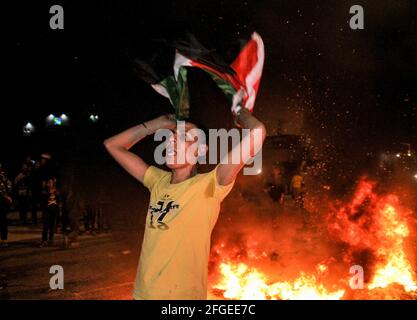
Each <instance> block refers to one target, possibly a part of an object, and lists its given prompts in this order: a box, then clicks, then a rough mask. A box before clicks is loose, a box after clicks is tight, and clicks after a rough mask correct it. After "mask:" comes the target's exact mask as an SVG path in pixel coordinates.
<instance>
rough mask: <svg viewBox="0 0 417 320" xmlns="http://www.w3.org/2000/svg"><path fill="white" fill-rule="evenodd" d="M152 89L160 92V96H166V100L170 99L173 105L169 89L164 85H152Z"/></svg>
mask: <svg viewBox="0 0 417 320" xmlns="http://www.w3.org/2000/svg"><path fill="white" fill-rule="evenodd" d="M151 87H152V88H154V90H155V91H156V92H158V93H159V94H160V95H162V96H164V97H165V98H168V99H169V101H170V102H171V104H173V103H172V100H171V97H170V96H169V94H168V91H167V89H166V88H165V87H164V86H163V85H161V84H159V83H157V84H151Z"/></svg>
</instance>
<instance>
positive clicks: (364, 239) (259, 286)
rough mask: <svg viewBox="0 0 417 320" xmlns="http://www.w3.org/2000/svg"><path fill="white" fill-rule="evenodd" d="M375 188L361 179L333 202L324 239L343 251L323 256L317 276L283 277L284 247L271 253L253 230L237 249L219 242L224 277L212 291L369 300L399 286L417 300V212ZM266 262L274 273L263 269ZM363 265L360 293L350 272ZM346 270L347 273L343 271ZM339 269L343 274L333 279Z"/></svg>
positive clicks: (231, 295) (216, 255)
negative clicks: (412, 241) (410, 242)
mask: <svg viewBox="0 0 417 320" xmlns="http://www.w3.org/2000/svg"><path fill="white" fill-rule="evenodd" d="M375 190H376V183H375V182H372V181H369V180H368V179H366V178H362V179H361V180H360V181H359V183H358V186H357V188H356V190H355V192H354V194H353V196H352V199H351V200H350V201H348V202H347V203H342V202H336V204H335V205H333V204H331V209H330V211H329V212H327V213H326V216H327V219H323V220H322V221H324V223H325V225H326V228H327V231H328V233H329V234H328V236H329V238H327V237H325V238H327V239H328V241H330V242H331V246H332V248H333V249H334V250H338V248H340V253H339V254H338V255H337V254H336V255H335V256H330V257H328V256H327V257H324V259H325V260H322V261H325V262H323V263H318V264H316V265H315V272H314V271H313V272H305V271H301V270H300V272H299V273H298V275H297V273H295V274H294V273H293V274H292V276H288V277H287V278H283V277H284V276H283V273H285V269H284V271H282V269H281V272H279V271H278V269H275V268H276V267H278V268H279V266H280V260H279V259H280V247H279V243H278V244H277V246H276V248H275V247H273V248H272V249H271V242H270V241H269V240H268V239H264V240H263V241H264V242H265V241H267V242H265V243H263V242H262V240H261V239H260V238H258V237H256V235H255V234H251V233H250V232H249V235H248V236H247V237H241V236H240V237H239V238H238V241H233V243H234V244H233V245H232V246H230V243H229V244H228V245H226V244H225V242H224V241H223V242H220V243H218V244H217V245H216V246H214V248H213V251H212V254H213V256H212V259H214V260H216V261H218V262H219V263H218V264H217V267H218V271H219V274H218V275H219V278H218V279H217V281H216V282H215V284H214V285H213V286H212V289H214V290H213V291H214V292H216V293H215V294H216V295H218V294H221V295H222V297H224V298H226V299H246V300H278V299H279V300H300V299H301V300H336V299H343V298H345V299H350V298H355V297H356V298H358V297H359V298H360V299H364V298H365V299H366V298H372V297H375V295H376V294H380V293H381V291H380V290H385V291H383V292H384V293H383V294H382V297H389V298H398V297H399V296H398V294H401V293H399V292H398V291H397V289H394V287H392V290H391V286H392V285H395V288H399V289H400V290H401V288H402V290H403V292H406V293H407V294H408V296H409V297H415V296H417V280H416V274H415V271H414V270H413V266H412V264H411V261H412V257H410V256H409V255H408V253H410V252H407V248H408V247H407V239H409V238H410V236H411V233H412V230H414V229H412V225H411V223H412V222H413V221H415V219H413V218H412V215H413V212H412V211H411V210H409V209H407V208H405V207H404V206H403V205H402V203H401V201H400V199H399V198H398V196H397V195H395V194H387V195H381V194H379V193H377V192H376V191H375ZM323 241H324V240H323ZM267 243H268V245H266V244H267ZM277 261H278V262H277ZM316 263H317V262H316ZM330 263H332V269H331V270H330V268H329V266H330ZM266 264H268V265H269V266H270V267H269V268H267V270H269V271H268V272H263V271H261V270H264V266H265V265H266ZM361 264H362V267H363V268H364V273H365V279H366V281H365V287H364V289H363V290H361V291H359V292H356V291H355V290H350V289H349V287H348V284H349V283H350V282H349V279H350V276H351V275H350V274H349V273H348V270H349V268H350V267H351V266H352V265H361ZM310 266H311V264H310ZM333 267H335V268H333ZM343 269H345V270H346V273H342V272H343ZM274 270H277V273H276V274H274V273H275V272H274ZM334 270H338V271H336V272H339V273H336V277H335V276H334V275H333V276H332V277H331V278H329V277H328V276H329V275H332V272H334ZM340 270H342V271H340ZM278 274H279V278H276V277H277V276H278ZM338 274H340V276H339V277H338V276H337V275H338ZM294 275H295V276H294ZM274 277H275V278H274ZM272 279H274V280H272ZM277 279H279V280H280V281H278V282H277V281H276V280H277ZM282 279H284V280H282ZM325 280H326V281H325ZM334 281H336V282H337V281H338V282H337V283H336V282H334ZM329 283H330V284H331V283H335V284H334V285H329ZM377 289H378V290H377Z"/></svg>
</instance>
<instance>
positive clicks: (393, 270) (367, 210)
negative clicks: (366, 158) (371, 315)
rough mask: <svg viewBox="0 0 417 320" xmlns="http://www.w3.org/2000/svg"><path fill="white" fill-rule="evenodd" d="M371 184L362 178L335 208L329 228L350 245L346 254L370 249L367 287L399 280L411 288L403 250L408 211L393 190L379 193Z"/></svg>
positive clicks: (411, 277) (410, 272) (411, 276)
mask: <svg viewBox="0 0 417 320" xmlns="http://www.w3.org/2000/svg"><path fill="white" fill-rule="evenodd" d="M375 186H376V184H375V183H374V182H371V181H368V180H367V179H365V178H362V179H361V181H360V182H359V184H358V187H357V189H356V192H355V194H354V197H353V199H352V201H351V203H350V204H348V205H345V206H342V207H341V208H340V209H339V210H338V211H337V214H336V221H334V222H333V223H331V224H330V225H329V229H330V231H331V233H333V234H336V235H337V237H338V238H339V239H340V240H342V241H343V242H345V243H347V244H349V245H350V254H352V253H354V252H360V250H368V251H369V252H371V253H372V255H373V258H374V260H375V261H376V264H375V267H374V270H373V277H372V279H371V281H370V282H369V284H368V289H369V290H373V289H375V288H386V287H388V286H389V285H391V284H399V285H401V286H402V287H403V288H404V290H405V291H406V292H412V291H415V290H417V284H416V280H415V279H414V276H415V275H414V272H413V269H412V266H411V263H410V260H409V259H408V258H407V254H406V250H405V240H406V239H407V238H408V236H409V235H410V228H409V221H410V217H411V216H412V212H411V211H410V210H407V209H406V208H403V207H402V206H401V205H400V201H399V199H398V197H397V196H396V195H394V194H388V195H386V196H379V195H378V194H377V193H376V192H375V191H374V188H375Z"/></svg>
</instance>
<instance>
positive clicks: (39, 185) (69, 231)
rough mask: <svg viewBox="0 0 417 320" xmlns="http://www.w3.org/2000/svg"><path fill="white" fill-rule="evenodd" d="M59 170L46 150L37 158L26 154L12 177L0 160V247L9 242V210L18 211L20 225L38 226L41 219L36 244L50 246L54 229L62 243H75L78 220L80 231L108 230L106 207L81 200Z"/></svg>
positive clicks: (78, 229)
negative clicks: (40, 227) (61, 236)
mask: <svg viewBox="0 0 417 320" xmlns="http://www.w3.org/2000/svg"><path fill="white" fill-rule="evenodd" d="M59 169H60V168H59V166H58V165H57V164H56V163H55V162H53V161H52V157H51V155H50V154H46V153H45V154H42V155H41V156H40V157H39V159H33V158H32V157H27V158H26V159H25V161H24V162H23V164H22V166H21V169H20V170H19V172H18V174H17V175H16V176H15V177H14V178H13V177H10V176H9V175H8V174H7V173H6V171H5V169H4V168H3V166H2V164H1V163H0V231H1V243H0V247H2V248H4V247H8V245H9V243H8V225H9V223H8V213H10V212H11V211H15V212H18V214H19V216H18V218H19V220H20V224H21V225H28V224H33V225H38V223H39V220H41V223H42V232H41V236H40V238H41V241H40V244H39V247H45V246H52V245H54V237H55V234H56V233H57V232H62V233H63V234H64V240H65V241H64V244H65V245H66V246H71V247H76V246H78V245H79V243H78V240H77V238H78V235H79V234H80V233H81V230H80V227H79V226H80V221H81V220H83V222H84V229H83V230H82V232H84V233H86V234H91V235H95V234H96V233H97V232H107V231H109V229H110V221H109V212H108V211H109V210H108V208H106V207H105V206H103V205H101V204H100V203H99V202H98V201H94V200H91V199H90V200H87V199H85V197H83V196H82V192H80V190H79V189H78V188H77V187H76V186H74V184H73V183H68V181H65V179H60V174H59V172H60V170H59ZM92 198H94V197H92ZM39 213H40V214H41V219H39ZM28 216H30V220H29V219H28Z"/></svg>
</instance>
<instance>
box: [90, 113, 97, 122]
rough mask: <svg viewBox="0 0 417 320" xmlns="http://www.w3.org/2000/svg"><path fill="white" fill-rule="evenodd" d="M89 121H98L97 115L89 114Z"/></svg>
mask: <svg viewBox="0 0 417 320" xmlns="http://www.w3.org/2000/svg"><path fill="white" fill-rule="evenodd" d="M90 121H91V122H97V121H98V115H97V114H91V115H90Z"/></svg>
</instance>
